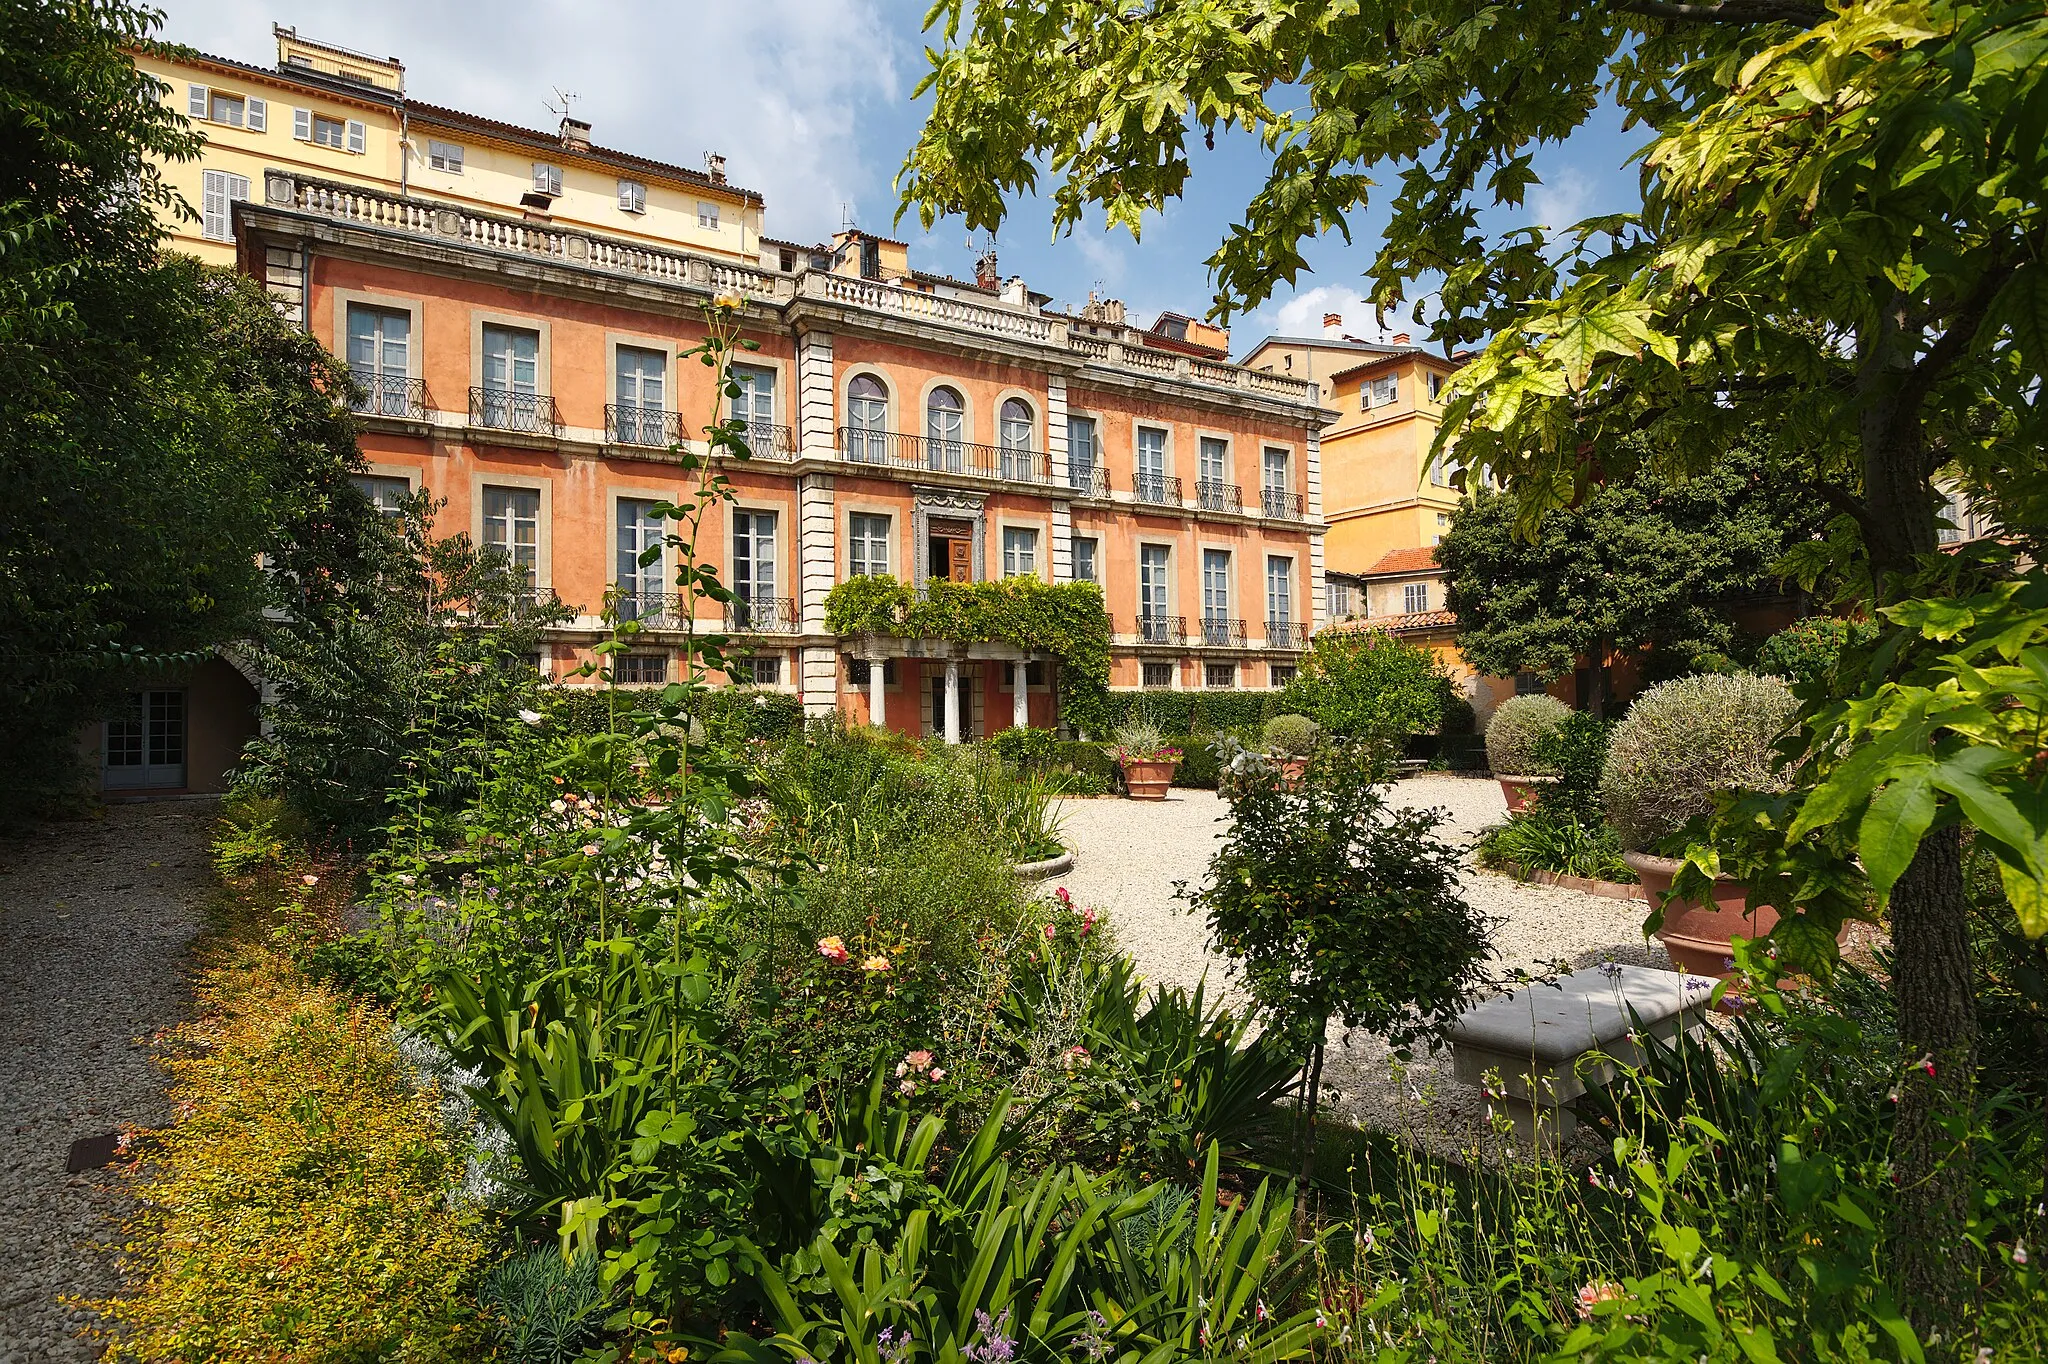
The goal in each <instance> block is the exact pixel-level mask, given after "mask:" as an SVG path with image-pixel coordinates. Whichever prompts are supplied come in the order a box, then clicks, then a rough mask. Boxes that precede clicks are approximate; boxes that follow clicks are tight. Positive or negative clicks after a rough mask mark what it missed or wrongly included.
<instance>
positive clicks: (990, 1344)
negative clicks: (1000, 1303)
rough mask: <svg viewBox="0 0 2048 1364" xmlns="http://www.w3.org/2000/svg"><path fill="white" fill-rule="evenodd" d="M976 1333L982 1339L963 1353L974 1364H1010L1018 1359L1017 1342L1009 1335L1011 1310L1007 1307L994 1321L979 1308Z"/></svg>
mask: <svg viewBox="0 0 2048 1364" xmlns="http://www.w3.org/2000/svg"><path fill="white" fill-rule="evenodd" d="M974 1329H975V1333H976V1334H977V1335H979V1336H980V1337H981V1339H980V1340H979V1341H977V1342H976V1343H974V1344H972V1345H969V1346H968V1347H967V1348H966V1349H965V1350H963V1351H962V1352H961V1353H962V1354H964V1355H965V1356H966V1357H967V1358H968V1359H969V1360H970V1361H971V1362H972V1364H1010V1361H1011V1360H1013V1359H1015V1358H1016V1357H1017V1342H1016V1341H1015V1340H1012V1339H1011V1338H1010V1335H1009V1329H1010V1309H1009V1308H1007V1307H1005V1308H1004V1309H1003V1310H1002V1313H1001V1314H1000V1315H998V1316H997V1317H996V1319H995V1320H994V1321H990V1320H989V1316H988V1313H986V1312H984V1311H982V1310H981V1309H979V1308H976V1309H975V1312H974Z"/></svg>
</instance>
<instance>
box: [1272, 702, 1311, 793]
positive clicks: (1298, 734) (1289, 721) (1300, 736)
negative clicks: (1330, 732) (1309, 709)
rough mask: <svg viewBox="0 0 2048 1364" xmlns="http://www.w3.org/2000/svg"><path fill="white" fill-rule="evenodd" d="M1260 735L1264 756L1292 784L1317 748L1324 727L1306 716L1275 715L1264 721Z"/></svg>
mask: <svg viewBox="0 0 2048 1364" xmlns="http://www.w3.org/2000/svg"><path fill="white" fill-rule="evenodd" d="M1259 737H1260V739H1261V740H1262V741H1263V742H1264V744H1265V747H1266V756H1267V757H1268V758H1270V759H1271V760H1272V761H1273V762H1274V763H1276V764H1277V765H1278V766H1279V768H1280V776H1281V779H1282V780H1284V781H1286V782H1288V783H1290V784H1291V783H1293V782H1297V781H1300V780H1301V774H1302V773H1303V772H1304V771H1306V770H1307V768H1308V758H1309V754H1311V753H1313V752H1315V751H1316V744H1317V743H1318V742H1320V741H1321V739H1322V737H1323V730H1322V726H1320V725H1318V724H1317V723H1316V722H1315V721H1313V720H1311V719H1309V718H1308V717H1307V716H1306V715H1276V716H1274V717H1273V718H1272V719H1270V720H1268V721H1266V725H1265V728H1264V729H1263V730H1261V731H1260V734H1259Z"/></svg>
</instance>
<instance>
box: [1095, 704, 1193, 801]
mask: <svg viewBox="0 0 2048 1364" xmlns="http://www.w3.org/2000/svg"><path fill="white" fill-rule="evenodd" d="M1110 739H1111V742H1112V745H1113V747H1114V748H1115V751H1116V760H1117V764H1118V765H1119V766H1121V767H1122V768H1123V771H1124V790H1125V791H1126V793H1128V794H1129V796H1130V798H1131V799H1132V800H1165V799H1166V788H1167V787H1168V786H1170V785H1171V784H1172V783H1173V769H1174V765H1175V764H1176V763H1178V762H1179V761H1180V750H1179V749H1177V748H1170V747H1168V746H1167V743H1166V737H1165V736H1164V735H1163V734H1161V733H1160V732H1159V726H1157V725H1155V724H1152V723H1150V722H1149V721H1145V720H1130V721H1127V722H1125V723H1124V724H1122V725H1120V726H1118V727H1117V729H1116V731H1115V732H1114V733H1113V734H1111V735H1110Z"/></svg>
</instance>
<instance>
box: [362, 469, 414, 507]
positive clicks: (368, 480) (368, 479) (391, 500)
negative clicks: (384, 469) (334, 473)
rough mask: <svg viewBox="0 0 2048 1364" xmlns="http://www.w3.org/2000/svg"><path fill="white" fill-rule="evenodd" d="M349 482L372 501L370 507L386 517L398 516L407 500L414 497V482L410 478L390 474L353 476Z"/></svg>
mask: <svg viewBox="0 0 2048 1364" xmlns="http://www.w3.org/2000/svg"><path fill="white" fill-rule="evenodd" d="M349 482H351V483H353V484H355V485H356V488H357V489H358V490H359V491H360V492H361V493H362V495H363V496H364V497H367V498H368V499H370V505H371V506H373V507H375V508H376V509H377V510H378V512H379V513H380V514H382V515H384V516H397V515H398V514H399V513H400V512H402V511H403V510H404V509H405V499H406V498H408V497H410V496H412V480H411V479H408V478H398V477H395V476H393V475H390V474H353V475H351V476H350V477H349Z"/></svg>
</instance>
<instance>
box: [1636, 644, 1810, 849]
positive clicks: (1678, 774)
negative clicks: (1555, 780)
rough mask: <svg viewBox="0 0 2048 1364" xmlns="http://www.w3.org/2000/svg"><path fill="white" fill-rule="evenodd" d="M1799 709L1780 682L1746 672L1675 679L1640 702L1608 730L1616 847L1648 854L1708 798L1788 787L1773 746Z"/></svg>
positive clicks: (1705, 806)
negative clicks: (1618, 838) (1721, 793)
mask: <svg viewBox="0 0 2048 1364" xmlns="http://www.w3.org/2000/svg"><path fill="white" fill-rule="evenodd" d="M1798 710H1799V703H1798V702H1797V701H1796V700H1795V699H1793V696H1792V691H1791V688H1789V687H1788V686H1786V685H1785V682H1784V679H1782V678H1777V677H1758V676H1756V675H1754V674H1752V673H1737V674H1734V675H1732V676H1724V675H1720V674H1702V675H1700V676H1696V677H1682V678H1679V679H1678V680H1676V681H1674V682H1665V683H1661V684H1659V685H1658V686H1655V687H1652V688H1650V690H1648V691H1646V692H1644V693H1643V694H1642V695H1641V696H1638V697H1637V698H1636V700H1635V704H1634V705H1632V706H1630V707H1629V710H1628V714H1627V716H1625V717H1624V718H1623V719H1622V721H1621V723H1620V724H1618V725H1616V726H1615V727H1614V733H1613V735H1612V736H1611V739H1610V742H1609V746H1608V753H1607V765H1606V768H1605V770H1604V771H1603V772H1602V773H1601V777H1600V796H1601V801H1602V803H1603V804H1604V805H1605V807H1606V810H1607V822H1608V823H1609V824H1612V825H1613V826H1614V831H1615V832H1616V833H1617V834H1619V835H1620V836H1621V841H1622V845H1623V846H1624V847H1627V848H1634V849H1648V848H1651V847H1652V846H1653V845H1655V844H1656V843H1658V842H1659V841H1660V840H1663V839H1665V838H1668V837H1669V836H1670V835H1672V834H1674V833H1676V832H1678V830H1679V829H1680V828H1681V827H1682V826H1683V825H1684V824H1685V822H1686V821H1687V820H1689V819H1691V818H1692V817H1693V816H1695V815H1703V814H1707V813H1709V812H1711V811H1712V810H1713V808H1714V802H1713V793H1714V792H1716V791H1727V790H1732V789H1735V788H1738V787H1740V788H1742V789H1745V790H1751V791H1782V790H1784V789H1786V787H1787V785H1788V784H1789V783H1788V778H1787V776H1786V775H1784V774H1782V773H1780V772H1779V770H1778V763H1777V758H1776V755H1775V754H1773V752H1772V746H1773V745H1775V744H1776V743H1777V742H1778V740H1780V739H1781V738H1783V737H1784V735H1785V732H1786V731H1787V730H1788V729H1789V728H1791V725H1792V722H1793V719H1794V717H1795V716H1796V715H1797V713H1798Z"/></svg>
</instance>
